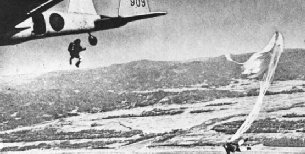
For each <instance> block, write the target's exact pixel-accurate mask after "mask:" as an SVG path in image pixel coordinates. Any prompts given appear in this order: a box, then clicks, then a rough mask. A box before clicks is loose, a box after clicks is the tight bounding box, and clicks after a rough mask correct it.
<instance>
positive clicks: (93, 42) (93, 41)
mask: <svg viewBox="0 0 305 154" xmlns="http://www.w3.org/2000/svg"><path fill="white" fill-rule="evenodd" d="M88 42H89V43H90V45H92V46H96V45H97V38H96V37H95V36H93V35H91V34H89V37H88Z"/></svg>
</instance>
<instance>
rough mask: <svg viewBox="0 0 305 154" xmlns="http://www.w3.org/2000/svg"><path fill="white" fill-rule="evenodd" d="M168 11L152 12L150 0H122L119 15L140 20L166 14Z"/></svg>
mask: <svg viewBox="0 0 305 154" xmlns="http://www.w3.org/2000/svg"><path fill="white" fill-rule="evenodd" d="M165 14H166V12H151V11H150V8H149V4H148V0H120V6H119V16H120V17H122V18H129V19H130V20H139V19H145V18H152V17H157V16H161V15H165Z"/></svg>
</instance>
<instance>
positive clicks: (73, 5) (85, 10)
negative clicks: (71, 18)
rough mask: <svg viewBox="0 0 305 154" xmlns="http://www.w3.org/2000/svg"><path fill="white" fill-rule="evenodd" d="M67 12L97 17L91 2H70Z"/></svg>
mask: <svg viewBox="0 0 305 154" xmlns="http://www.w3.org/2000/svg"><path fill="white" fill-rule="evenodd" d="M68 12H72V13H82V14H93V15H97V12H96V9H95V7H94V4H93V1H92V0H70V2H69V10H68Z"/></svg>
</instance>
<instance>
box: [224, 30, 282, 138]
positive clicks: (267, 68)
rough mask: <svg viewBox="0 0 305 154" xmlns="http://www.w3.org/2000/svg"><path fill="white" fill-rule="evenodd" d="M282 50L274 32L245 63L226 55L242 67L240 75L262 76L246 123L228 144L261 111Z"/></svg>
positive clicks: (238, 136)
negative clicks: (261, 48) (259, 50)
mask: <svg viewBox="0 0 305 154" xmlns="http://www.w3.org/2000/svg"><path fill="white" fill-rule="evenodd" d="M283 49H284V40H283V36H282V34H281V33H279V32H275V34H274V35H273V37H272V39H271V40H270V42H269V44H268V45H267V46H266V47H265V48H264V49H263V50H262V51H261V52H257V53H254V54H253V55H252V56H251V57H250V58H249V59H248V60H247V61H246V62H244V63H238V62H236V61H233V60H232V58H231V57H230V56H229V55H226V58H227V60H229V61H232V62H234V63H237V64H241V65H243V66H242V67H243V72H242V74H246V75H248V76H249V78H256V77H260V76H262V77H263V78H262V81H260V92H259V96H258V99H257V102H256V103H255V105H254V107H253V110H252V111H251V112H250V114H249V115H248V117H247V119H246V121H245V122H244V123H243V124H242V125H241V127H240V128H239V129H238V130H237V132H236V133H235V134H234V135H233V136H232V137H231V139H230V140H229V142H234V141H236V140H237V139H239V138H240V137H241V136H242V134H243V133H245V132H246V131H247V130H248V129H249V128H250V127H251V124H252V123H253V121H254V120H255V119H256V118H257V116H258V114H259V111H260V109H261V106H262V103H263V98H264V96H265V93H266V91H267V89H268V88H269V86H270V84H271V82H272V80H273V77H274V73H275V69H276V67H277V64H278V62H279V59H280V57H281V54H282V52H283Z"/></svg>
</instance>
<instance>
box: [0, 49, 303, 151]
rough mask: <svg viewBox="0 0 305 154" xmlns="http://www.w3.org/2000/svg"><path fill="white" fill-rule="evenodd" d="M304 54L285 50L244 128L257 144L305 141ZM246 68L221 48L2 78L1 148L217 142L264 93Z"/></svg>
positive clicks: (241, 58) (206, 144)
mask: <svg viewBox="0 0 305 154" xmlns="http://www.w3.org/2000/svg"><path fill="white" fill-rule="evenodd" d="M304 54H305V50H303V49H287V50H286V52H285V53H284V55H283V56H282V58H281V60H280V64H279V67H278V69H277V71H276V76H275V80H276V81H275V82H274V83H273V84H272V86H271V88H270V89H269V91H268V92H267V96H266V97H265V100H264V107H263V110H262V111H261V114H260V117H259V119H257V121H255V122H254V124H253V125H252V127H251V128H250V130H249V131H248V132H247V133H246V134H245V136H244V137H247V138H249V142H248V143H247V145H251V146H253V149H255V148H257V149H260V148H262V147H266V148H268V147H283V146H289V147H304V146H305V143H304V140H303V139H304V132H305V130H304V124H305V119H304V117H305V116H304V112H303V111H304V108H305V101H304V100H305V95H304V94H305V93H304V90H305V80H304V74H305V69H304V68H303V66H305V64H304V63H305V55H304ZM249 55H250V54H245V55H234V56H233V58H235V59H237V60H238V61H244V60H245V59H246V58H247V57H249ZM240 72H241V69H240V66H238V65H235V64H233V63H230V62H227V61H226V60H225V58H224V56H221V57H215V58H207V59H204V60H203V61H191V62H189V61H188V62H156V61H149V60H142V61H136V62H131V63H126V64H116V65H112V66H110V67H106V68H99V69H92V70H79V71H60V72H52V73H48V74H44V75H42V76H38V77H36V78H31V79H28V80H27V82H24V83H21V84H12V82H5V81H3V82H2V83H1V87H0V89H1V90H0V110H1V112H0V113H1V114H0V130H1V132H0V138H1V140H2V142H3V144H2V149H1V150H2V151H25V150H32V149H115V150H118V149H134V148H139V147H141V148H161V147H219V146H221V145H222V144H223V143H225V142H226V140H227V139H228V138H229V137H230V136H231V135H232V134H233V133H234V132H235V131H236V130H237V129H238V128H239V127H240V125H241V124H242V122H243V121H244V120H245V118H246V116H247V114H248V113H249V112H250V111H251V109H252V106H253V104H254V103H255V101H256V98H257V97H256V96H257V95H258V88H259V83H258V81H257V80H248V79H244V77H243V76H241V75H240ZM11 80H13V78H12V79H11ZM18 80H19V79H18ZM304 151H305V150H304Z"/></svg>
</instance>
